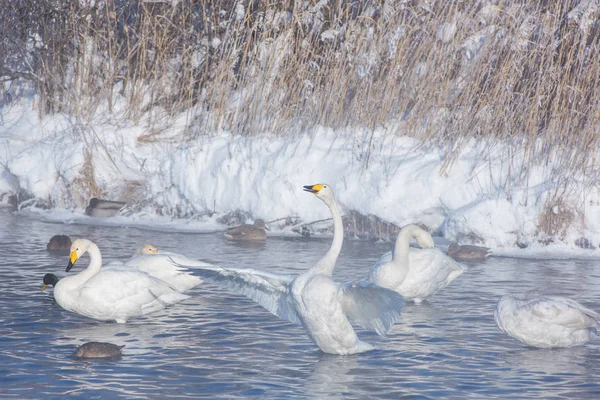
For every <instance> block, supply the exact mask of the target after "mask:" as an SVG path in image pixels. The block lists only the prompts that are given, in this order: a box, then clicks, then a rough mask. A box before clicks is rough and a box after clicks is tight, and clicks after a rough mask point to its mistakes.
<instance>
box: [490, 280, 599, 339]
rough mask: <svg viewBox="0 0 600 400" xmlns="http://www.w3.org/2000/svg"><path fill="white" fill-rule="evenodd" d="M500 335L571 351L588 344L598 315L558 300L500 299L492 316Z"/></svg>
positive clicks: (536, 296) (532, 297)
mask: <svg viewBox="0 0 600 400" xmlns="http://www.w3.org/2000/svg"><path fill="white" fill-rule="evenodd" d="M494 318H495V319H496V324H497V325H498V327H499V328H500V330H501V331H503V332H505V333H507V334H509V335H510V336H512V337H514V338H515V339H517V340H518V341H520V342H521V343H524V344H526V345H528V346H532V347H541V348H554V347H573V346H579V345H582V344H585V343H587V342H589V341H590V340H592V339H593V338H594V337H595V336H596V334H597V329H598V328H600V324H599V323H598V321H600V314H598V313H596V312H595V311H592V310H590V309H589V308H586V307H584V306H582V305H581V304H579V303H577V302H576V301H574V300H571V299H568V298H566V297H560V296H542V295H540V294H538V293H536V292H528V293H525V294H523V295H517V296H511V295H506V296H503V297H502V298H501V299H500V301H498V305H497V306H496V311H495V312H494Z"/></svg>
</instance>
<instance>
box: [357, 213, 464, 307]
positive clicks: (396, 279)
mask: <svg viewBox="0 0 600 400" xmlns="http://www.w3.org/2000/svg"><path fill="white" fill-rule="evenodd" d="M413 236H414V237H415V239H417V242H418V243H419V244H420V245H421V247H423V248H422V249H410V251H409V242H410V238H411V237H413ZM465 270H466V268H465V267H463V266H462V265H460V264H459V263H457V262H456V261H454V260H453V259H452V258H450V257H448V256H447V255H446V254H444V253H442V252H441V251H440V250H439V249H436V248H434V243H433V239H432V238H431V235H430V234H429V232H427V231H426V230H424V229H422V228H421V227H419V226H418V225H412V224H411V225H406V226H405V227H403V228H402V229H401V230H400V233H398V237H397V238H396V246H395V247H394V251H393V253H392V252H388V253H386V254H384V255H383V256H381V258H380V259H379V260H378V261H377V262H376V263H375V265H374V266H373V268H372V269H371V273H370V274H369V280H370V281H371V282H373V283H376V284H377V285H379V286H383V287H386V288H389V289H392V290H395V291H396V292H398V293H400V294H401V295H402V297H404V298H405V299H406V300H412V301H414V302H415V303H417V304H419V303H421V302H422V301H423V300H424V299H425V298H427V297H429V296H432V295H433V294H435V293H436V292H437V291H438V290H440V289H443V288H445V287H446V286H448V285H449V284H450V283H451V282H452V281H453V280H455V279H456V278H458V277H459V276H460V275H461V274H462V273H463V272H464V271H465Z"/></svg>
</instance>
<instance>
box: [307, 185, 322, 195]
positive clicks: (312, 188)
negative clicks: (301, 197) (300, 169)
mask: <svg viewBox="0 0 600 400" xmlns="http://www.w3.org/2000/svg"><path fill="white" fill-rule="evenodd" d="M321 189H323V185H321V184H320V183H317V184H316V185H308V186H304V191H305V192H309V193H315V194H316V193H319V190H321Z"/></svg>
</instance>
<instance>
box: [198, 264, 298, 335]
mask: <svg viewBox="0 0 600 400" xmlns="http://www.w3.org/2000/svg"><path fill="white" fill-rule="evenodd" d="M204 269H205V270H204V271H203V272H202V275H203V276H204V277H205V278H206V279H210V280H211V281H213V282H217V283H224V284H225V285H226V286H227V287H228V288H230V289H232V290H233V291H235V292H236V293H239V294H242V295H244V296H246V297H249V298H251V299H252V300H254V301H255V302H257V303H258V304H260V305H261V306H263V307H264V308H266V309H267V310H268V311H270V312H271V313H273V314H274V315H276V316H278V317H279V318H281V319H285V320H287V321H290V322H292V323H294V324H300V319H299V317H298V314H297V313H296V310H295V308H294V304H293V302H292V297H291V294H290V284H291V283H292V281H293V280H294V276H293V275H283V274H271V273H268V272H264V271H257V270H255V269H251V268H222V267H214V269H212V270H210V269H208V268H206V267H205V268H204Z"/></svg>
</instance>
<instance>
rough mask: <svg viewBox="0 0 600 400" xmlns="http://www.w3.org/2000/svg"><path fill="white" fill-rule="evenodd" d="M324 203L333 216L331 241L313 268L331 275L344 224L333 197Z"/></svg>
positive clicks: (341, 241)
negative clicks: (327, 249) (323, 255)
mask: <svg viewBox="0 0 600 400" xmlns="http://www.w3.org/2000/svg"><path fill="white" fill-rule="evenodd" d="M325 204H327V206H328V207H329V210H330V211H331V216H332V217H333V243H331V247H330V248H329V251H328V252H327V254H325V257H323V258H322V259H321V261H319V262H318V263H317V264H316V265H315V267H314V268H316V269H318V270H319V272H320V273H323V274H327V275H332V274H333V268H334V267H335V262H336V261H337V258H338V256H339V255H340V251H342V244H343V243H344V224H343V222H342V213H341V212H340V209H339V207H338V205H337V202H336V201H335V199H331V200H329V201H325Z"/></svg>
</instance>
